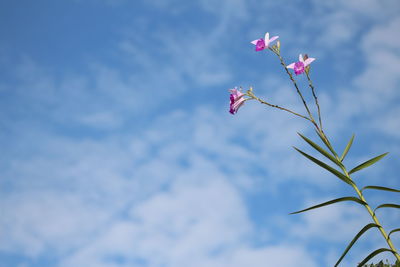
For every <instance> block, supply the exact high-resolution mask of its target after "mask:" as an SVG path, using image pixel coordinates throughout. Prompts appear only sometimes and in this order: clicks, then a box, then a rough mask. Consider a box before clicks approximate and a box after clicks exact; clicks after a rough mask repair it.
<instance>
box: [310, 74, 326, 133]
mask: <svg viewBox="0 0 400 267" xmlns="http://www.w3.org/2000/svg"><path fill="white" fill-rule="evenodd" d="M306 76H307V80H308V86H309V87H310V88H311V92H312V95H313V97H314V100H315V105H316V106H317V109H318V121H319V127H320V128H321V132H323V130H322V119H321V109H320V107H319V103H318V97H317V95H316V94H315V88H314V85H313V83H312V81H311V78H310V69H308V70H306Z"/></svg>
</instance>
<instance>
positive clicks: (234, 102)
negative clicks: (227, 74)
mask: <svg viewBox="0 0 400 267" xmlns="http://www.w3.org/2000/svg"><path fill="white" fill-rule="evenodd" d="M229 91H230V92H231V95H230V99H231V104H230V107H229V112H230V113H231V114H235V113H236V112H237V111H238V110H239V108H240V107H241V106H242V105H243V104H244V101H245V98H244V97H243V96H244V94H243V93H242V92H240V91H239V90H237V89H236V88H235V89H230V90H229Z"/></svg>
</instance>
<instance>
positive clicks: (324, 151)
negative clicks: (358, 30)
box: [297, 133, 342, 167]
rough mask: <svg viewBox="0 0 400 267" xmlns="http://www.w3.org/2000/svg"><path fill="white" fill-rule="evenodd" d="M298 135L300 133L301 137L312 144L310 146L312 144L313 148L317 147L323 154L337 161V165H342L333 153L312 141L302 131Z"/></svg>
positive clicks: (334, 161)
mask: <svg viewBox="0 0 400 267" xmlns="http://www.w3.org/2000/svg"><path fill="white" fill-rule="evenodd" d="M297 134H298V135H300V137H301V138H303V139H304V141H306V142H307V143H308V144H310V146H312V147H313V148H315V149H316V150H317V151H318V152H319V153H321V154H322V155H324V156H325V157H327V158H328V159H330V160H331V161H332V162H333V163H335V164H336V165H338V166H339V167H341V166H342V164H341V163H340V162H339V161H338V160H337V159H336V158H335V157H334V156H332V155H331V154H329V153H328V152H327V151H326V150H324V149H323V148H322V147H320V146H319V145H317V144H316V143H314V142H313V141H311V140H310V139H308V138H307V137H305V136H303V135H302V134H300V133H297Z"/></svg>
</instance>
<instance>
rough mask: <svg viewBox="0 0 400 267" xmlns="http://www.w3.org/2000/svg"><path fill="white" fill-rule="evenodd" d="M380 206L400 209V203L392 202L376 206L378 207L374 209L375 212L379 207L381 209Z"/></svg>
mask: <svg viewBox="0 0 400 267" xmlns="http://www.w3.org/2000/svg"><path fill="white" fill-rule="evenodd" d="M380 208H396V209H400V205H399V204H392V203H386V204H382V205H379V206H378V207H376V208H375V209H374V212H375V211H376V210H377V209H380Z"/></svg>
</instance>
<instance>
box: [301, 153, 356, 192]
mask: <svg viewBox="0 0 400 267" xmlns="http://www.w3.org/2000/svg"><path fill="white" fill-rule="evenodd" d="M294 149H296V150H297V151H298V152H299V153H300V154H302V155H303V156H305V157H306V158H308V159H309V160H311V161H313V162H314V163H316V164H318V165H319V166H321V167H322V168H324V169H326V170H328V171H329V172H331V173H332V174H334V175H336V176H337V177H338V178H339V179H341V180H342V181H344V182H345V183H348V184H350V185H351V184H352V183H353V181H351V180H350V179H349V178H347V177H346V176H345V175H344V174H343V173H341V172H339V171H338V170H336V169H335V168H332V167H331V166H329V165H328V164H326V163H324V162H322V161H320V160H318V159H316V158H314V157H312V156H310V155H308V154H307V153H304V152H303V151H301V150H300V149H298V148H296V147H294Z"/></svg>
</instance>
